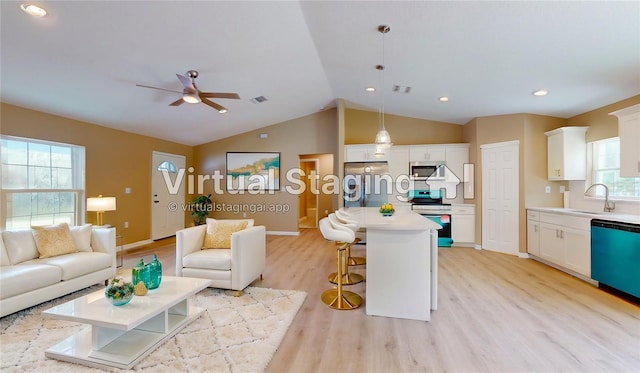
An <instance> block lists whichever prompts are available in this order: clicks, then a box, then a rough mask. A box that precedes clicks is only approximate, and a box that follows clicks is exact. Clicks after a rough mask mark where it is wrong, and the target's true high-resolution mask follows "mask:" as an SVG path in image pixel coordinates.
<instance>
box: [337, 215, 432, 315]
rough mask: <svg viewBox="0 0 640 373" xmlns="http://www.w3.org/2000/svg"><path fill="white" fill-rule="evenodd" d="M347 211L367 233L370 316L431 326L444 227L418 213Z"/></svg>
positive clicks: (367, 291)
mask: <svg viewBox="0 0 640 373" xmlns="http://www.w3.org/2000/svg"><path fill="white" fill-rule="evenodd" d="M343 211H344V212H345V213H347V214H349V215H350V216H351V217H352V218H353V220H354V221H356V222H357V225H358V228H364V229H366V231H367V239H366V244H367V249H366V250H367V272H366V275H367V279H366V299H365V305H366V312H367V315H373V316H386V317H397V318H403V319H413V320H424V321H429V320H430V319H431V310H435V309H436V308H437V306H438V302H437V299H438V245H437V241H438V231H437V230H438V229H440V228H441V227H440V225H438V224H436V223H435V222H433V221H431V220H429V219H427V218H425V217H423V216H421V215H419V214H417V213H415V212H413V211H396V212H395V214H393V215H392V216H382V214H381V213H380V212H379V211H378V208H377V207H349V208H345V209H343Z"/></svg>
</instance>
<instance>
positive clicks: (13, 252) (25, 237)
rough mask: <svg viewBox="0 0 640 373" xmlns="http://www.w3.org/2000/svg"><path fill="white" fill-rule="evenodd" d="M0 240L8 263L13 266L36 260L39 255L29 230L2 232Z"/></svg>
mask: <svg viewBox="0 0 640 373" xmlns="http://www.w3.org/2000/svg"><path fill="white" fill-rule="evenodd" d="M2 240H3V241H4V247H5V249H7V255H8V256H9V261H10V262H11V264H13V265H15V264H19V263H22V262H26V261H27V260H32V259H36V258H37V257H38V256H39V255H40V253H38V249H37V248H36V241H35V240H34V239H33V234H32V233H31V229H19V230H15V231H4V232H2Z"/></svg>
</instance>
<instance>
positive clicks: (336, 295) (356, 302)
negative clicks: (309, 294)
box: [321, 248, 362, 310]
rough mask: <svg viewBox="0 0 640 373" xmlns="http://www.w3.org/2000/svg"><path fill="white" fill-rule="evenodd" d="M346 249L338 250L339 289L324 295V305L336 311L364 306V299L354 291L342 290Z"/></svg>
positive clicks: (322, 297) (326, 292)
mask: <svg viewBox="0 0 640 373" xmlns="http://www.w3.org/2000/svg"><path fill="white" fill-rule="evenodd" d="M344 257H345V249H344V248H338V276H337V277H338V283H337V285H338V287H337V289H329V290H327V291H325V292H324V293H322V296H321V299H322V302H323V303H324V304H326V305H327V306H329V308H333V309H336V310H352V309H355V308H358V307H360V306H361V305H362V297H360V296H359V295H358V294H356V293H354V292H352V291H346V290H345V291H343V290H342V268H343V266H344V264H345V258H344Z"/></svg>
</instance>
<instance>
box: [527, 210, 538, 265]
mask: <svg viewBox="0 0 640 373" xmlns="http://www.w3.org/2000/svg"><path fill="white" fill-rule="evenodd" d="M527 252H528V253H529V254H531V255H535V256H540V214H539V213H538V212H537V211H531V210H528V211H527Z"/></svg>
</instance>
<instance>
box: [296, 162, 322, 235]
mask: <svg viewBox="0 0 640 373" xmlns="http://www.w3.org/2000/svg"><path fill="white" fill-rule="evenodd" d="M319 162H320V160H319V159H316V158H304V159H302V158H301V159H299V167H300V169H301V170H302V171H303V172H302V173H301V174H300V182H301V183H303V184H304V186H305V188H304V193H301V194H300V195H298V228H317V227H318V205H319V201H318V198H319V196H320V195H319V194H318V193H314V192H313V191H314V190H316V189H317V187H318V183H314V182H312V180H313V179H310V178H309V175H319V173H318V169H319V166H320V165H319Z"/></svg>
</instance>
